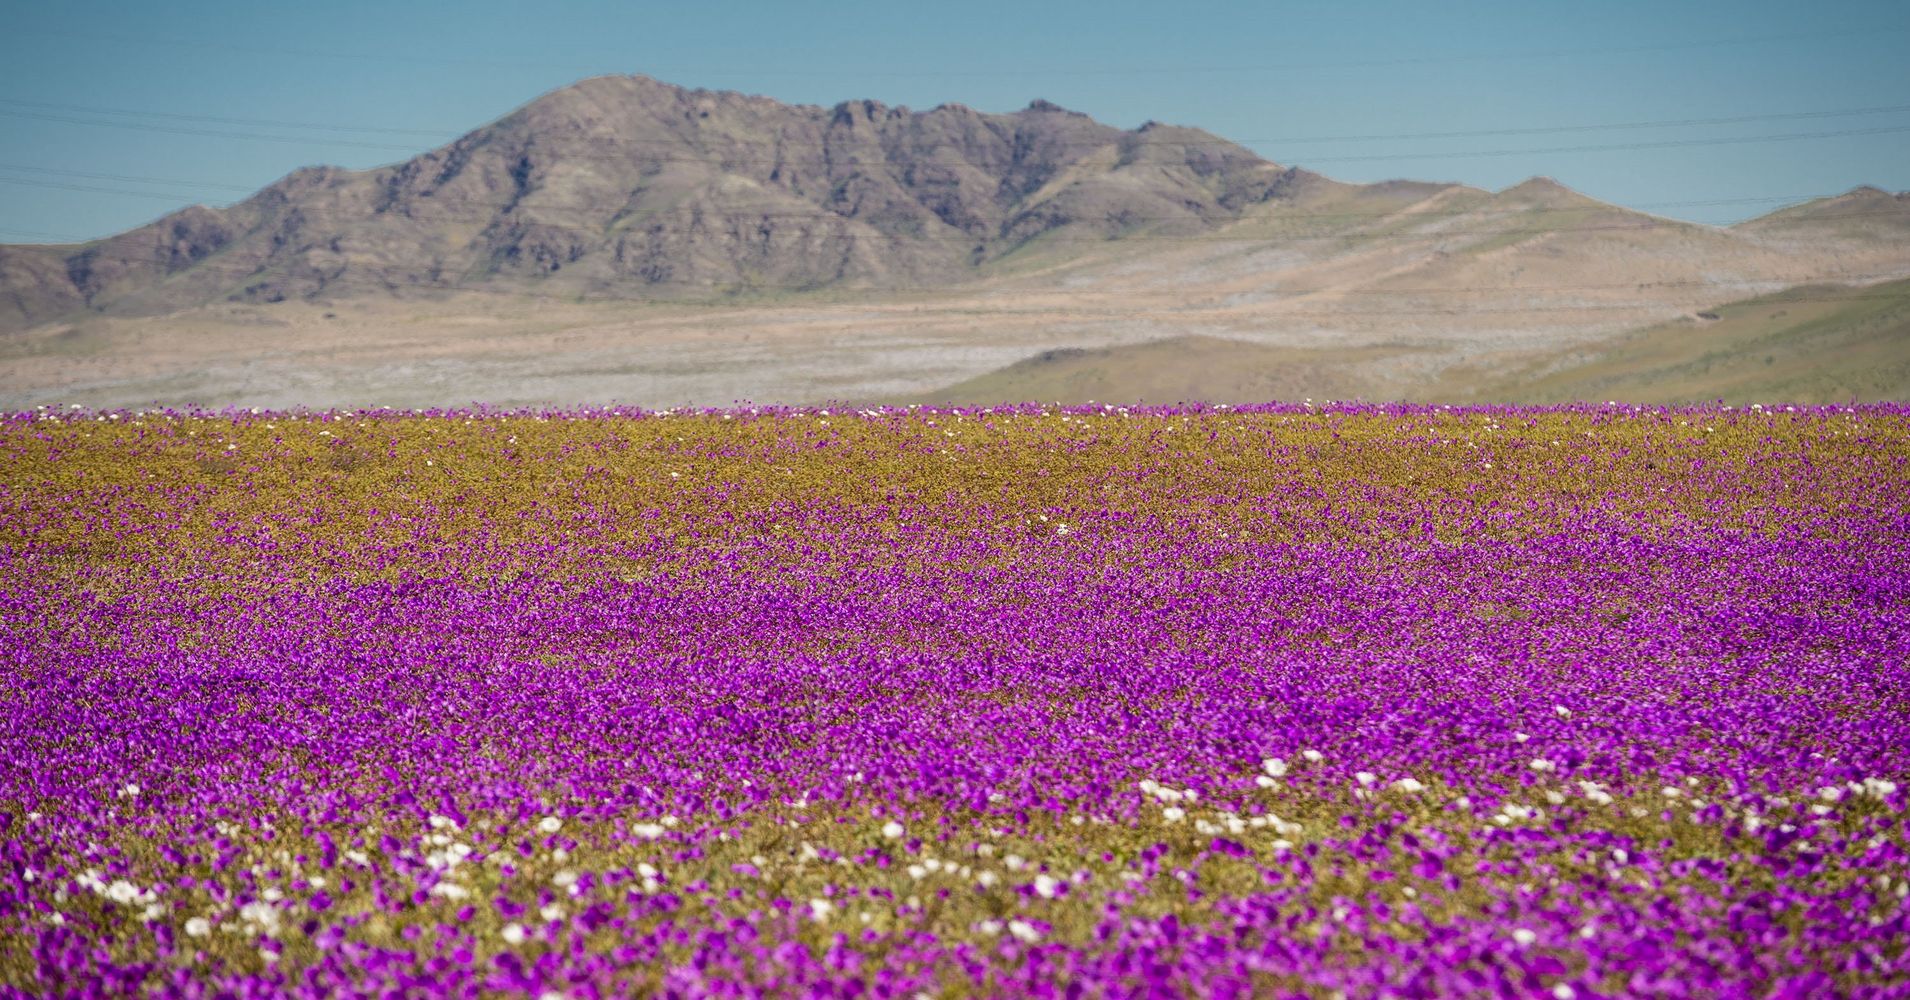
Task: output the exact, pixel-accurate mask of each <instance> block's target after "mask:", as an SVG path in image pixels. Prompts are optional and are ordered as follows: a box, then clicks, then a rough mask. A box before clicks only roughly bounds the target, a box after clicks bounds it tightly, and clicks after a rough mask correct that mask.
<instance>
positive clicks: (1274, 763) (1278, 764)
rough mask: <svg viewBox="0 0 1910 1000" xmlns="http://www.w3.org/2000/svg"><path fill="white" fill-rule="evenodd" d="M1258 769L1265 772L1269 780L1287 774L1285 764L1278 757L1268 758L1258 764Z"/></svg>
mask: <svg viewBox="0 0 1910 1000" xmlns="http://www.w3.org/2000/svg"><path fill="white" fill-rule="evenodd" d="M1260 769H1261V770H1263V771H1265V772H1267V777H1269V778H1283V777H1285V776H1286V773H1287V762H1286V761H1284V760H1281V759H1280V758H1278V757H1268V758H1267V759H1266V760H1263V761H1261V762H1260Z"/></svg>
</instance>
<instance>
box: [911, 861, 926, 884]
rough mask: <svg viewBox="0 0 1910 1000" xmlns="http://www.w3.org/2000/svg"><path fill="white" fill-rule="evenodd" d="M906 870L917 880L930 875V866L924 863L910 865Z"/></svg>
mask: <svg viewBox="0 0 1910 1000" xmlns="http://www.w3.org/2000/svg"><path fill="white" fill-rule="evenodd" d="M906 871H907V872H908V873H909V877H910V878H912V879H914V880H916V881H917V882H920V881H921V880H923V879H925V878H927V877H928V868H927V867H925V866H923V865H910V866H908V868H907V869H906Z"/></svg>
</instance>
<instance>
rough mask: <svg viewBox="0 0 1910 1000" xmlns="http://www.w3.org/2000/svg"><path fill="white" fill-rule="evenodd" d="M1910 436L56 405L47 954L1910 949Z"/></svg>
mask: <svg viewBox="0 0 1910 1000" xmlns="http://www.w3.org/2000/svg"><path fill="white" fill-rule="evenodd" d="M135 425H137V426H135ZM672 439H674V440H672ZM1907 444H1910V411H1906V410H1904V409H1902V408H1892V407H1865V408H1858V409H1855V410H1849V409H1840V408H1825V409H1816V410H1807V411H1797V412H1787V413H1772V412H1767V411H1755V412H1748V411H1725V410H1715V409H1714V410H1688V411H1656V410H1651V411H1645V410H1622V409H1613V410H1554V411H1525V410H1515V409H1483V410H1469V411H1448V410H1442V409H1439V408H1378V407H1346V408H1335V409H1324V410H1314V409H1312V408H1296V407H1268V408H1253V409H1247V410H1225V409H1219V410H1210V409H1201V408H1191V409H1158V410H1148V411H1112V410H1105V409H1101V408H1096V409H1092V410H1073V411H1060V410H1053V409H1050V410H1041V409H1039V408H1026V407H1024V408H1017V409H1014V410H1008V411H998V412H984V411H962V412H949V411H940V412H937V411H925V410H918V411H869V412H865V413H837V414H834V415H833V416H831V415H829V414H827V413H826V412H824V411H802V412H788V411H779V412H776V413H767V412H765V413H755V412H751V411H732V412H729V413H703V414H674V415H658V414H637V413H610V414H590V415H583V414H540V415H500V414H487V413H482V412H478V413H471V414H463V413H441V414H433V415H377V414H357V415H350V414H347V415H337V414H321V415H312V414H302V415H301V414H260V415H253V414H237V415H209V414H130V413H122V414H111V415H106V414H90V413H88V414H75V415H70V416H62V417H58V418H53V417H48V416H46V415H44V414H22V415H18V416H16V417H14V418H12V419H10V420H9V421H7V422H6V424H5V426H4V427H3V428H0V456H3V457H0V461H5V462H6V463H7V468H8V469H9V473H8V475H7V476H6V477H5V482H4V483H0V521H4V522H6V523H8V524H10V525H11V527H7V528H5V529H4V533H0V649H3V650H4V653H0V657H4V665H5V680H4V684H3V686H0V759H4V760H5V761H6V762H7V767H6V769H5V771H4V773H0V830H4V857H3V858H0V938H3V939H4V943H3V944H0V986H4V988H5V989H6V990H8V991H9V992H14V993H25V994H101V993H128V992H140V991H144V992H159V993H168V994H173V993H176V994H181V995H207V996H210V995H222V996H223V995H265V994H272V995H281V994H298V995H319V994H335V993H341V992H343V993H354V994H356V993H379V994H396V993H404V994H407V995H410V994H419V995H426V994H432V995H435V994H459V995H476V994H488V993H505V994H525V995H531V996H542V995H562V996H610V995H627V994H632V993H635V994H666V995H681V996H696V995H754V994H760V993H778V994H789V993H802V994H819V995H841V996H861V995H875V996H913V995H917V994H927V995H936V996H940V995H1002V994H1020V995H1043V996H1047V995H1056V996H1060V995H1066V996H1077V995H1110V994H1112V995H1142V994H1146V995H1152V994H1157V993H1177V994H1197V995H1279V996H1284V995H1295V996H1323V995H1446V994H1455V993H1460V994H1483V995H1507V996H1550V997H1557V998H1566V1000H1570V998H1589V997H1601V996H1620V995H1632V994H1640V993H1649V994H1654V995H1667V996H1719V995H1761V996H1797V997H1804V996H1823V995H1837V994H1864V995H1879V996H1882V995H1902V996H1910V955H1907V954H1906V943H1907V942H1910V905H1907V904H1906V895H1910V860H1907V859H1906V851H1907V850H1910V814H1906V812H1905V806H1906V804H1907V801H1910V785H1907V784H1906V783H1910V446H1907ZM341 456H342V457H341ZM427 463H429V464H427Z"/></svg>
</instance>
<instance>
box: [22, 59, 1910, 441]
mask: <svg viewBox="0 0 1910 1000" xmlns="http://www.w3.org/2000/svg"><path fill="white" fill-rule="evenodd" d="M1907 277H1910V197H1906V196H1905V195H1902V194H1890V193H1888V192H1884V191H1881V190H1878V189H1875V188H1858V189H1856V190H1853V191H1851V192H1849V193H1847V194H1844V195H1841V196H1838V197H1835V198H1826V199H1819V200H1817V201H1812V202H1806V203H1804V204H1800V205H1794V206H1791V207H1789V208H1785V209H1781V210H1779V211H1777V212H1773V213H1771V214H1770V215H1767V216H1764V217H1762V218H1759V219H1754V220H1751V221H1748V222H1745V223H1741V224H1739V225H1736V226H1707V225H1699V224H1695V223H1690V222H1683V221H1679V220H1675V219H1668V218H1663V217H1659V216H1654V215H1649V214H1646V213H1643V212H1638V211H1634V210H1632V209H1627V208H1624V207H1622V206H1618V205H1612V204H1607V203H1605V202H1601V201H1598V200H1596V199H1593V198H1590V197H1587V196H1586V195H1584V194H1581V193H1579V192H1576V191H1573V190H1571V189H1570V188H1568V187H1566V186H1564V185H1562V184H1560V183H1558V182H1556V181H1554V180H1551V179H1549V178H1533V179H1531V180H1528V181H1525V182H1523V183H1520V184H1516V185H1513V186H1511V187H1508V188H1506V189H1504V190H1500V191H1486V190H1481V189H1479V188H1474V187H1469V186H1466V185H1462V184H1455V183H1430V182H1422V181H1411V180H1395V181H1386V182H1382V183H1376V184H1349V183H1345V182H1341V181H1337V180H1333V179H1331V178H1328V177H1324V176H1321V175H1320V174H1317V173H1313V172H1311V171H1308V170H1305V169H1302V168H1299V167H1295V166H1283V165H1280V164H1276V163H1274V162H1270V161H1268V160H1266V159H1263V158H1261V157H1260V156H1258V155H1256V154H1255V153H1253V152H1252V151H1250V150H1247V149H1245V148H1243V147H1241V146H1239V145H1236V144H1234V143H1232V142H1229V141H1227V140H1225V139H1222V138H1218V137H1216V136H1213V135H1211V134H1209V133H1206V132H1203V131H1200V130H1198V129H1192V128H1183V127H1178V126H1172V125H1162V124H1158V123H1149V124H1147V125H1143V126H1141V127H1139V128H1135V129H1120V128H1115V127H1113V126H1109V125H1105V124H1102V123H1099V122H1096V121H1094V120H1093V119H1091V118H1089V117H1088V116H1086V115H1083V114H1079V113H1076V112H1072V111H1068V110H1065V109H1063V108H1060V107H1058V106H1056V105H1054V104H1051V103H1049V102H1046V101H1039V100H1037V101H1034V102H1032V103H1031V104H1029V105H1028V106H1027V107H1025V108H1023V109H1022V110H1019V111H1016V112H1013V113H1009V114H991V113H983V112H979V111H975V110H973V109H970V108H966V107H963V106H960V105H952V104H951V105H943V106H941V107H937V108H932V109H930V110H927V111H915V110H910V109H908V108H901V107H890V106H887V105H884V104H880V103H877V102H875V101H849V102H844V103H841V104H837V105H835V106H833V107H828V108H824V107H817V106H809V105H790V104H783V103H780V102H778V101H775V100H772V99H770V98H766V97H757V96H750V95H745V94H739V93H732V92H720V91H704V90H688V89H684V88H681V87H676V86H672V85H670V84H666V83H662V82H659V81H656V80H652V79H649V78H646V77H641V76H629V77H600V78H595V79H590V80H585V81H583V82H581V83H578V84H575V85H573V86H570V87H565V88H563V89H561V90H557V91H554V92H552V93H549V94H546V95H544V96H543V97H540V98H538V99H537V100H535V101H532V102H531V103H529V104H527V105H525V106H523V107H521V108H519V109H517V110H516V111H513V112H511V113H510V114H508V115H506V116H504V117H503V118H500V119H498V120H497V121H496V122H493V123H491V124H489V125H486V126H484V127H482V128H479V129H477V130H475V131H473V132H471V133H469V134H467V135H465V136H463V137H461V138H459V139H457V140H455V141H453V142H451V143H449V144H446V145H444V146H441V147H439V148H437V149H433V150H430V151H427V152H423V153H421V154H419V155H418V156H415V157H412V158H411V159H408V160H405V161H404V162H402V163H396V164H393V165H390V166H386V167H380V168H376V169H372V170H360V171H354V170H342V169H338V168H332V167H311V168H306V169H302V170H298V171H295V172H293V173H292V174H290V175H288V176H286V177H284V178H282V179H281V180H279V181H277V182H275V183H273V184H271V185H269V186H267V187H266V188H264V189H263V190H261V191H260V192H258V193H257V194H255V195H253V196H251V197H249V198H246V199H245V200H243V201H240V202H238V203H237V204H234V205H231V206H229V207H223V208H213V207H205V206H194V207H191V208H187V209H184V210H182V211H179V212H175V213H173V214H171V215H168V216H166V217H165V218H162V219H159V220H157V221H155V222H153V223H151V224H149V225H145V226H141V227H139V228H137V229H133V230H131V231H128V232H125V233H121V234H119V235H116V236H112V237H108V238H106V239H102V240H97V241H94V242H90V243H86V244H81V245H71V246H28V245H12V246H0V334H4V336H0V407H6V406H16V405H32V404H38V403H40V402H45V401H48V400H66V401H85V402H89V403H93V404H96V405H120V404H128V405H145V404H149V403H152V402H167V403H171V402H196V403H208V404H215V405H223V404H226V403H243V404H246V405H262V404H263V405H300V404H310V405H333V404H348V403H359V402H367V403H372V402H375V403H380V404H384V403H393V404H404V405H459V404H466V403H469V402H471V401H472V400H474V399H483V400H486V401H506V400H508V401H513V402H521V403H538V402H560V403H561V402H581V401H595V400H605V399H620V400H624V401H626V402H634V403H642V404H645V405H664V406H667V405H678V404H680V403H684V402H688V401H697V402H712V401H714V402H717V403H727V402H730V401H732V400H741V399H753V400H757V401H762V402H770V401H780V402H814V401H822V400H828V399H875V398H891V399H892V398H925V397H923V394H924V393H934V392H942V391H957V390H959V392H960V393H965V394H968V395H969V396H971V397H972V398H976V399H980V398H983V397H989V396H995V397H998V398H1014V397H1015V395H1016V394H1017V393H1021V394H1026V395H1029V396H1031V397H1037V398H1045V397H1047V396H1050V395H1053V394H1055V393H1062V394H1064V395H1065V394H1067V393H1075V392H1076V391H1077V390H1078V391H1079V392H1080V393H1085V394H1087V395H1096V396H1099V395H1107V396H1111V397H1120V396H1133V395H1134V394H1136V393H1139V394H1145V395H1146V396H1147V397H1148V398H1150V399H1153V398H1156V397H1158V398H1160V399H1167V398H1168V397H1175V398H1181V397H1186V398H1193V397H1194V396H1199V397H1200V398H1206V399H1213V400H1217V401H1218V400H1220V399H1223V398H1235V399H1263V398H1269V397H1273V396H1281V397H1284V396H1290V395H1294V394H1298V395H1300V396H1307V395H1313V396H1316V397H1319V396H1322V395H1343V396H1360V397H1365V398H1409V397H1410V398H1427V396H1428V394H1431V393H1440V394H1445V396H1446V397H1447V398H1470V397H1471V396H1472V395H1474V394H1476V393H1479V392H1484V391H1486V390H1487V389H1492V390H1493V391H1499V390H1500V389H1502V388H1505V387H1506V386H1507V385H1508V383H1506V382H1505V381H1504V379H1505V378H1507V377H1509V376H1510V375H1512V374H1515V373H1517V374H1519V376H1520V377H1521V378H1525V379H1528V380H1529V381H1531V383H1532V385H1533V386H1535V388H1534V389H1533V390H1532V391H1534V392H1538V391H1540V390H1539V389H1538V388H1536V387H1537V386H1540V385H1541V383H1542V384H1543V385H1554V384H1556V385H1557V387H1558V388H1559V391H1562V392H1564V391H1572V386H1571V385H1569V384H1567V383H1565V382H1557V383H1554V382H1550V381H1545V380H1547V379H1552V378H1554V376H1558V377H1561V378H1562V377H1563V375H1562V374H1561V373H1563V372H1564V371H1565V370H1566V369H1565V368H1564V367H1560V366H1561V365H1566V366H1567V367H1569V365H1568V364H1567V362H1568V361H1569V360H1570V359H1573V358H1579V359H1587V358H1592V357H1594V356H1595V355H1596V352H1598V351H1601V350H1604V349H1605V346H1604V345H1608V344H1609V343H1612V341H1611V338H1612V337H1614V336H1618V335H1622V334H1626V333H1628V332H1630V331H1636V330H1641V329H1646V328H1655V327H1656V326H1658V325H1659V324H1663V323H1667V322H1672V321H1676V320H1677V319H1678V318H1679V317H1681V316H1683V317H1689V316H1691V315H1693V314H1695V313H1698V312H1702V311H1706V310H1710V309H1712V308H1714V307H1717V306H1718V305H1719V304H1720V303H1729V302H1735V301H1739V300H1743V299H1746V298H1750V297H1754V296H1758V295H1768V294H1771V293H1775V292H1779V291H1781V290H1782V289H1785V288H1789V287H1792V286H1797V285H1804V284H1810V285H1826V286H1845V285H1850V286H1861V285H1869V284H1874V283H1876V282H1880V281H1892V280H1896V279H1902V278H1907ZM1150 342H1167V343H1170V344H1172V345H1173V346H1172V347H1160V346H1139V345H1146V344H1149V343H1150ZM1625 343H1628V344H1631V347H1628V348H1626V349H1627V350H1630V349H1642V348H1643V346H1644V345H1645V344H1647V343H1657V341H1656V340H1651V339H1649V338H1648V339H1647V340H1646V341H1639V342H1635V343H1634V342H1631V341H1626V342H1625ZM1242 345H1245V346H1242ZM1074 351H1078V352H1081V353H1068V352H1074ZM1049 352H1059V353H1049ZM1035 355H1043V356H1046V357H1048V358H1049V359H1050V360H1049V361H1048V362H1043V363H1040V364H1036V363H1032V362H1031V363H1030V364H1029V365H1027V366H1024V367H1021V368H1016V369H1013V370H1012V371H998V369H1001V367H1002V366H1003V365H1005V364H1009V363H1011V362H1013V361H1015V360H1016V359H1025V358H1028V357H1030V356H1035ZM1772 356H1773V357H1774V358H1776V357H1779V355H1777V354H1773V355H1772ZM1227 359H1231V360H1227ZM1823 363H1824V364H1825V365H1826V366H1833V367H1834V363H1835V359H1834V358H1829V357H1826V358H1824V359H1823ZM1614 364H1616V362H1614ZM1779 364H1780V362H1779V361H1777V360H1773V361H1772V362H1771V365H1773V366H1777V365H1779ZM1827 370H1828V369H1827ZM1773 373H1774V372H1773ZM1588 377H1590V376H1588ZM1628 377H1629V376H1628ZM1866 384H1868V383H1866ZM1641 385H1642V383H1641ZM1513 388H1516V386H1515V387H1513ZM1664 388H1665V390H1666V391H1671V389H1672V388H1675V387H1673V386H1670V385H1669V384H1667V385H1666V386H1665V387H1664ZM1691 388H1693V391H1695V390H1696V383H1694V384H1693V386H1692V387H1691ZM1011 390H1012V391H1011ZM1507 391H1511V390H1510V389H1507ZM1548 391H1549V390H1548ZM1653 391H1656V390H1653ZM1680 391H1682V390H1680ZM1799 391H1804V390H1803V389H1801V388H1800V390H1799ZM1866 391H1868V390H1866Z"/></svg>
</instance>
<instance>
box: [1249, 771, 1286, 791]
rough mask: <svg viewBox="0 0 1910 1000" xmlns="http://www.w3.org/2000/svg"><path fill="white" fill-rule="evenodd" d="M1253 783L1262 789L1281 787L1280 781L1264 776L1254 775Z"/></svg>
mask: <svg viewBox="0 0 1910 1000" xmlns="http://www.w3.org/2000/svg"><path fill="white" fill-rule="evenodd" d="M1253 783H1254V784H1255V785H1256V786H1258V787H1260V788H1279V787H1280V783H1279V782H1278V781H1275V780H1274V779H1272V778H1269V777H1267V776H1266V775H1264V774H1256V775H1254V776H1253Z"/></svg>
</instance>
